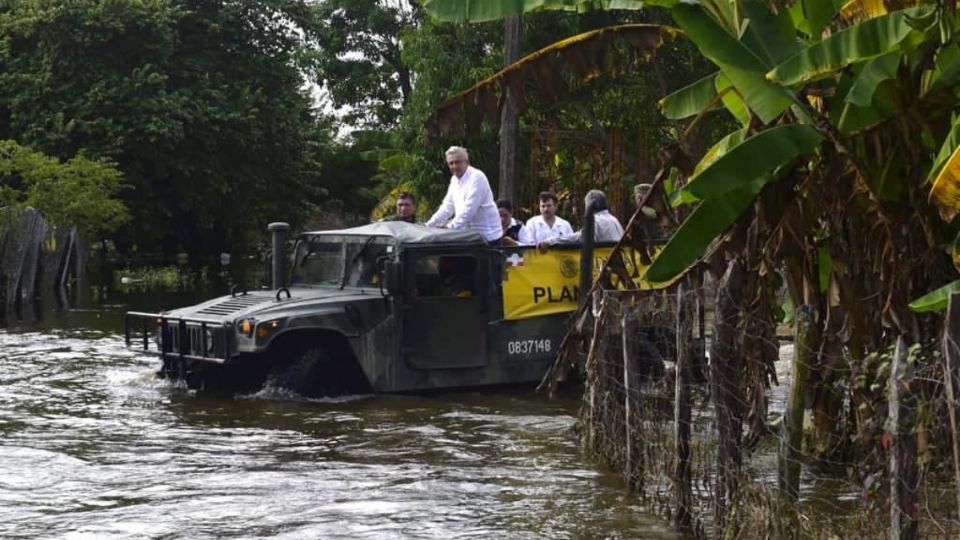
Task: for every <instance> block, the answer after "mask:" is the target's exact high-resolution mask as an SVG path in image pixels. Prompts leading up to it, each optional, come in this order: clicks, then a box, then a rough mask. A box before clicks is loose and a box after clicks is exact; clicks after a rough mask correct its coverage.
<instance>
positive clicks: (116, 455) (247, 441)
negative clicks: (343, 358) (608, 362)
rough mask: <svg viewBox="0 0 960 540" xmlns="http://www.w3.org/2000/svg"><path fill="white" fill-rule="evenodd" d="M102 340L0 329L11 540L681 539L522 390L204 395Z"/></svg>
mask: <svg viewBox="0 0 960 540" xmlns="http://www.w3.org/2000/svg"><path fill="white" fill-rule="evenodd" d="M156 368H157V365H156V362H155V360H154V359H153V358H150V357H146V356H143V355H139V354H136V353H133V352H131V351H128V350H126V349H125V348H124V347H123V346H122V344H121V339H120V338H119V337H118V336H115V335H110V334H104V333H100V332H82V331H53V332H46V333H45V332H20V333H16V332H7V331H3V330H0V437H2V438H0V537H3V538H63V539H70V540H73V539H101V538H164V539H166V538H191V539H193V538H199V539H205V538H276V539H300V538H303V539H313V538H329V539H339V538H344V539H346V538H350V539H353V538H375V539H381V538H453V539H461V538H462V539H472V538H491V537H497V538H521V539H522V538H595V537H606V538H639V537H643V538H651V537H653V538H672V537H673V536H672V535H671V534H670V533H669V532H668V530H667V528H666V527H665V525H664V524H663V523H662V522H661V521H659V520H657V519H654V518H651V517H649V516H648V515H647V514H645V513H644V512H643V511H642V509H641V508H640V507H639V505H638V503H637V502H636V501H635V500H634V499H633V498H632V497H631V496H629V495H628V494H627V493H626V492H625V491H624V488H623V486H622V485H620V484H619V482H617V481H616V480H615V479H614V478H613V477H612V476H611V475H609V474H607V473H604V472H601V471H600V470H598V469H597V468H595V467H594V466H592V465H591V464H589V463H586V462H584V461H583V460H582V458H581V457H580V456H579V454H578V450H577V445H576V441H575V439H574V437H573V435H572V426H573V422H574V419H573V416H572V414H573V413H574V411H575V410H576V406H577V404H576V403H573V402H570V401H547V400H544V399H541V398H538V397H534V396H529V395H523V394H497V395H484V394H480V393H470V394H451V395H445V396H433V397H412V396H352V397H350V398H347V399H338V400H304V399H301V398H299V397H298V396H293V395H289V394H286V393H283V392H281V391H278V390H276V389H266V390H264V391H262V392H258V393H255V394H253V395H249V396H239V397H237V398H230V397H211V396H206V395H196V394H193V393H191V392H189V391H187V390H185V389H184V388H182V387H179V386H176V385H173V384H170V383H168V382H166V381H163V380H160V379H158V378H156V376H155V371H156Z"/></svg>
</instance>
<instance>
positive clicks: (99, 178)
mask: <svg viewBox="0 0 960 540" xmlns="http://www.w3.org/2000/svg"><path fill="white" fill-rule="evenodd" d="M122 179H123V175H122V174H121V173H120V171H118V170H117V169H116V167H115V165H114V164H113V163H110V162H106V161H94V160H90V159H87V158H85V157H83V156H76V157H73V158H70V159H69V160H67V161H66V162H63V163H61V162H60V161H59V160H57V159H56V158H52V157H49V156H45V155H43V154H41V153H39V152H35V151H33V150H30V149H28V148H24V147H22V146H20V145H18V144H16V143H15V142H13V141H0V206H8V205H9V206H13V207H17V208H27V207H30V208H36V209H37V210H40V211H41V212H43V214H44V216H45V217H46V218H47V220H48V221H49V222H50V223H52V224H54V225H61V226H67V227H69V226H76V227H77V228H78V229H79V230H80V231H82V232H84V233H86V234H87V235H88V236H90V237H97V236H100V235H103V234H109V233H111V232H113V231H115V230H116V229H117V227H119V226H120V225H122V224H123V223H125V222H126V221H127V220H128V219H129V214H128V213H127V209H126V207H125V206H124V205H123V203H122V202H121V201H120V200H118V199H117V194H118V192H119V191H120V188H121V181H122Z"/></svg>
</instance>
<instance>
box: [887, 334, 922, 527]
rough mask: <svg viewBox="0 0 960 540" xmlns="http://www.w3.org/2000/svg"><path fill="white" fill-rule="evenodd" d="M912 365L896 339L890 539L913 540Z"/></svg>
mask: <svg viewBox="0 0 960 540" xmlns="http://www.w3.org/2000/svg"><path fill="white" fill-rule="evenodd" d="M913 376H914V369H913V365H912V364H910V363H908V362H907V344H906V341H905V340H904V339H903V336H900V337H899V338H897V348H896V352H895V353H894V355H893V363H892V365H891V366H890V386H889V390H890V397H889V403H890V404H889V416H888V428H889V430H890V436H891V437H890V539H891V540H912V539H915V538H917V519H916V508H917V438H916V435H915V434H914V433H913V427H914V424H915V423H916V412H917V397H916V395H914V393H913V388H912V382H913Z"/></svg>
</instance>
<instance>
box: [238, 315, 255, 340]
mask: <svg viewBox="0 0 960 540" xmlns="http://www.w3.org/2000/svg"><path fill="white" fill-rule="evenodd" d="M237 329H238V330H240V333H241V334H245V335H246V336H247V337H252V336H253V320H251V319H243V320H242V321H240V324H238V325H237Z"/></svg>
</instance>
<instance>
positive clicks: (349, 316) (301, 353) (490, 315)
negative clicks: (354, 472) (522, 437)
mask: <svg viewBox="0 0 960 540" xmlns="http://www.w3.org/2000/svg"><path fill="white" fill-rule="evenodd" d="M274 225H281V224H274ZM272 226H273V225H272ZM282 241H283V240H280V241H278V240H277V239H276V238H275V240H274V259H275V261H280V260H284V259H287V257H284V256H283V254H282V252H281V250H280V248H279V247H278V244H279V243H280V242H282ZM577 249H578V248H573V249H571V250H568V251H567V252H568V253H571V254H572V255H576V254H577V253H578V252H577V251H576V250H577ZM293 250H294V253H293V258H292V268H291V269H290V272H289V281H287V280H286V279H284V278H285V275H286V272H285V271H284V270H283V269H282V268H279V267H278V266H282V265H277V264H275V265H274V268H275V270H274V276H273V281H274V289H272V290H252V291H243V290H240V289H238V288H234V290H233V291H232V292H231V294H229V295H227V296H223V297H220V298H215V299H213V300H210V301H207V302H204V303H201V304H198V305H196V306H191V307H185V308H180V309H174V310H170V311H164V312H161V313H137V312H131V313H128V314H127V320H126V339H127V343H128V345H129V344H130V343H131V341H133V340H136V341H137V346H139V347H142V348H143V349H145V350H151V352H155V353H156V354H158V355H159V356H160V357H161V359H162V361H163V364H162V367H161V370H160V374H161V375H162V376H165V377H169V378H173V379H181V380H184V381H185V382H186V383H187V385H188V386H190V387H191V388H207V389H212V388H232V389H239V390H256V389H257V388H259V387H260V386H262V385H263V384H264V383H265V382H267V381H271V380H272V381H275V382H276V383H278V384H279V385H281V386H283V387H286V388H289V389H291V390H293V391H296V392H297V393H299V394H301V395H305V396H318V395H328V396H329V395H338V394H345V393H367V392H406V391H419V390H428V389H440V388H453V387H476V386H484V385H501V384H515V383H530V382H534V381H537V380H539V379H540V377H541V376H542V375H543V374H544V372H545V371H546V369H547V368H548V366H549V364H550V363H551V362H552V361H553V359H554V356H555V353H556V351H557V348H558V347H559V345H560V341H561V339H562V337H563V335H564V334H565V331H566V328H565V326H566V319H567V317H568V312H569V311H570V309H572V307H571V306H575V305H576V304H575V302H576V299H575V298H573V296H575V294H576V291H575V290H573V292H572V293H571V291H569V290H567V289H568V287H566V286H563V287H560V286H558V287H555V289H556V290H554V289H553V288H550V287H549V286H543V287H533V288H532V289H531V294H532V297H531V298H532V300H531V301H532V302H535V303H537V304H538V305H543V306H546V305H547V304H548V303H550V302H553V303H555V304H556V305H557V306H558V307H557V308H556V309H554V310H552V311H551V310H547V311H545V312H540V313H543V314H535V316H534V315H531V316H524V317H519V318H508V317H505V316H504V298H505V294H504V278H505V276H506V275H507V269H508V268H509V267H510V266H511V265H512V266H513V267H517V265H518V264H521V265H522V260H523V256H524V254H525V253H528V255H527V256H528V257H532V256H533V255H532V254H533V253H535V250H533V249H532V248H526V249H518V248H512V249H501V248H492V247H489V246H488V245H487V243H486V242H485V241H484V239H483V237H482V236H481V235H480V234H479V233H476V232H473V231H454V230H446V229H432V228H427V227H424V226H420V225H412V224H408V223H403V222H389V223H383V222H382V223H374V224H370V225H365V226H362V227H356V228H351V229H343V230H335V231H321V232H308V233H303V234H301V235H300V236H299V237H297V238H296V241H295V243H294V248H293ZM518 261H520V262H518ZM554 266H558V265H554ZM569 270H570V261H567V260H564V261H561V263H560V264H559V271H561V272H563V273H564V275H565V276H566V278H569V277H570V276H569V275H567V274H569V273H570V272H569ZM575 270H576V263H575V262H574V263H573V271H574V273H575ZM574 278H575V276H574ZM533 289H536V290H533ZM561 304H562V305H561ZM138 318H139V319H140V323H141V324H140V325H136V324H131V323H132V322H133V321H135V320H137V319H138ZM138 333H139V335H136V334H138ZM151 338H152V339H151ZM151 342H152V343H153V344H155V345H153V346H152V345H151Z"/></svg>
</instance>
